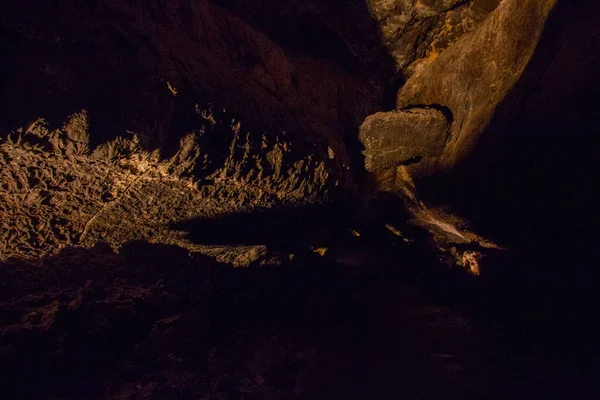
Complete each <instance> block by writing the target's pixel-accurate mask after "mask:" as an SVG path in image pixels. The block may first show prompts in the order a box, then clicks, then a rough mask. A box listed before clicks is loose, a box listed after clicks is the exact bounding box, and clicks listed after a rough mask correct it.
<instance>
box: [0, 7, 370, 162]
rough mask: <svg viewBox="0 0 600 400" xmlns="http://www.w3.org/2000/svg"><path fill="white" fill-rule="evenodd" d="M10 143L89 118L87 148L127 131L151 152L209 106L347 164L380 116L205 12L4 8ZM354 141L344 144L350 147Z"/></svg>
mask: <svg viewBox="0 0 600 400" xmlns="http://www.w3.org/2000/svg"><path fill="white" fill-rule="evenodd" d="M0 7H1V8H0V11H1V16H2V17H1V22H2V29H3V32H4V35H3V39H2V41H1V44H0V46H1V49H2V52H3V54H4V56H5V57H4V59H5V62H4V63H3V66H2V68H3V71H4V73H3V74H2V80H3V82H2V83H3V86H4V90H3V92H2V97H1V98H0V100H1V101H2V103H3V104H5V109H4V113H5V114H4V115H5V117H3V118H2V121H0V128H2V130H3V133H2V134H3V135H5V134H6V133H7V131H9V130H10V129H14V128H17V127H19V126H22V125H26V124H27V123H28V122H30V121H33V120H35V119H37V118H40V117H42V118H46V119H48V120H50V121H51V122H54V123H56V122H55V121H62V120H64V118H65V117H66V116H67V115H70V114H72V113H75V112H79V111H80V110H81V109H86V110H87V111H88V113H89V117H90V126H91V139H92V145H93V146H95V145H97V144H99V143H103V142H106V141H108V140H111V139H114V138H116V137H119V136H123V134H124V133H125V132H126V131H132V132H136V133H140V134H143V135H146V136H148V137H149V140H148V143H147V144H148V145H149V146H152V147H153V148H157V147H158V148H162V149H165V148H168V147H171V148H172V147H175V148H176V146H177V143H178V141H179V139H180V138H181V137H182V136H183V135H185V134H187V133H189V131H186V130H188V129H190V128H195V127H194V126H189V125H190V121H189V113H188V111H187V110H189V107H190V106H193V104H195V103H209V102H212V103H213V104H214V105H215V107H219V108H227V110H228V111H229V112H230V113H231V114H232V115H233V116H235V117H236V118H237V119H239V120H242V121H244V123H245V124H246V125H248V126H252V127H254V128H255V130H256V131H259V132H261V133H262V132H267V133H268V134H269V135H271V136H275V135H277V134H278V133H279V132H281V131H283V130H285V131H286V132H288V134H290V135H292V136H293V137H294V141H295V142H296V143H297V145H298V146H303V145H304V144H305V141H309V142H312V143H314V144H316V147H314V148H313V151H315V152H316V153H317V154H316V156H319V154H321V155H322V156H323V157H326V156H327V148H328V147H331V148H333V150H334V151H335V154H336V155H337V157H336V158H335V159H334V160H333V161H332V163H333V164H335V165H337V166H338V169H339V170H340V171H343V170H345V166H347V165H350V164H351V157H350V156H349V152H348V150H347V149H348V147H347V146H346V145H345V144H344V143H345V142H347V141H351V136H349V135H352V134H354V133H355V130H356V128H357V127H358V125H359V124H360V122H361V121H362V119H364V117H366V116H367V115H368V114H369V113H371V112H373V111H375V110H376V104H377V98H376V96H375V94H374V93H373V91H372V90H371V89H370V86H369V85H368V84H367V83H366V82H365V81H364V80H363V79H360V78H357V77H356V76H353V75H352V74H350V73H348V72H346V71H345V70H344V69H342V68H340V67H339V66H337V65H335V64H333V63H331V62H329V61H328V60H325V59H314V58H311V57H309V56H307V55H306V54H302V53H300V54H287V53H286V52H285V51H284V50H283V49H282V48H281V47H280V46H279V45H277V44H276V43H275V42H274V41H273V40H271V39H270V38H269V37H268V36H266V35H265V34H263V33H261V32H258V31H256V30H255V29H253V28H252V27H251V26H249V25H248V24H247V23H245V22H244V21H242V20H241V19H239V18H238V17H236V16H235V15H233V14H232V13H230V12H228V11H227V10H226V9H223V8H221V7H219V6H217V5H214V4H212V3H211V2H208V1H198V2H185V1H179V0H161V1H149V0H145V1H140V2H127V1H116V2H115V1H101V2H97V3H93V4H92V3H80V2H76V3H73V2H70V3H53V4H49V3H47V2H44V1H32V2H28V3H27V4H22V3H21V2H16V1H8V2H4V3H3V4H2V5H1V6H0ZM347 139H348V140H347Z"/></svg>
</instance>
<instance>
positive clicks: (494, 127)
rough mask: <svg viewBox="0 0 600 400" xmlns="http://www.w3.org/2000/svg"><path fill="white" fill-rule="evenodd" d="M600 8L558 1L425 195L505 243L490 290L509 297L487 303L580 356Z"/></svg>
mask: <svg viewBox="0 0 600 400" xmlns="http://www.w3.org/2000/svg"><path fill="white" fill-rule="evenodd" d="M598 13H600V4H598V3H596V2H585V1H574V2H571V1H562V2H561V1H559V2H558V5H557V7H556V9H555V10H554V11H553V12H552V14H551V15H550V17H549V20H548V22H547V24H546V26H545V28H544V32H543V34H542V37H541V40H540V42H539V45H538V46H537V48H536V50H535V53H534V56H533V58H532V60H531V62H530V63H529V65H528V66H527V68H526V70H525V71H524V73H523V75H522V77H521V78H520V80H519V81H518V82H517V83H516V85H515V86H514V87H513V89H512V91H511V92H510V93H509V94H508V96H506V98H505V99H504V101H503V102H502V103H501V104H500V105H499V107H498V108H497V110H496V113H495V115H494V116H493V119H492V121H491V123H490V124H489V126H488V128H487V129H486V131H485V132H484V134H483V135H482V137H481V140H480V141H479V142H478V143H477V147H476V148H475V149H474V150H473V151H472V152H471V153H470V154H471V156H470V157H469V158H468V159H466V160H464V162H463V163H462V164H461V165H460V166H459V167H458V168H457V170H456V171H454V173H453V174H451V175H447V176H443V177H437V178H435V179H430V180H428V181H425V182H423V185H422V186H421V188H422V190H421V194H422V195H423V196H424V197H426V198H427V199H428V200H429V201H433V202H436V201H437V202H441V203H449V204H452V205H454V210H453V211H454V212H456V213H458V214H462V215H464V216H466V218H467V219H468V220H470V221H472V222H473V229H474V230H475V231H477V232H481V233H484V234H485V235H487V236H488V237H491V238H493V239H495V240H497V241H498V242H500V243H502V244H504V245H506V246H507V247H508V248H509V249H510V252H509V254H508V255H507V259H506V260H505V263H504V266H503V267H502V270H501V271H499V273H498V274H496V275H495V276H494V277H493V279H492V280H491V281H490V290H489V291H488V293H487V295H488V296H489V297H491V298H494V297H502V298H503V299H504V301H503V302H500V303H496V304H495V305H494V308H495V311H491V312H496V313H497V314H498V315H503V316H504V317H503V318H505V319H506V320H509V319H510V320H513V321H519V320H520V321H523V322H521V323H519V324H517V326H519V327H518V328H515V329H514V330H512V331H511V330H507V332H509V331H511V334H512V335H514V336H518V337H522V332H521V331H520V326H521V324H533V325H537V326H538V327H542V326H546V327H547V331H548V332H552V334H551V335H550V337H552V336H554V335H556V337H559V336H562V337H568V338H570V339H568V340H570V341H571V342H572V343H579V344H578V345H576V346H575V348H574V349H573V357H574V359H578V360H579V361H578V362H580V363H581V364H582V365H589V363H590V362H591V361H590V356H589V353H587V350H586V348H588V347H589V343H593V342H595V341H596V339H595V337H597V335H598V330H597V327H595V322H593V321H591V320H590V315H592V314H593V313H594V312H595V311H594V310H595V309H596V304H598V295H597V287H596V286H597V282H598V279H599V278H600V275H599V272H598V268H597V265H599V258H598V251H597V238H598V234H597V226H598V222H599V219H598V215H599V213H598V211H597V208H598V207H597V204H596V203H597V202H596V198H597V195H596V194H595V193H596V192H597V187H598V185H599V183H600V181H599V180H598V174H597V173H595V172H594V171H595V170H597V163H598V159H600V152H599V149H600V146H599V144H600V142H599V139H598V138H599V136H598V133H599V132H600V124H599V121H600V114H599V112H598V110H599V109H598V107H596V106H594V105H592V104H595V103H596V102H595V100H594V99H597V98H598V97H599V96H600V80H599V78H598V74H597V71H598V69H599V68H600V29H599V28H598V24H597V21H596V20H595V18H594V17H593V16H594V15H598ZM491 210H492V211H491ZM490 304H493V302H492V303H490ZM556 341H557V342H558V340H556ZM550 353H552V351H550ZM548 357H552V354H548ZM592 363H593V362H592ZM596 367H597V364H596ZM582 376H583V374H582Z"/></svg>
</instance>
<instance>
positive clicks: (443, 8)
mask: <svg viewBox="0 0 600 400" xmlns="http://www.w3.org/2000/svg"><path fill="white" fill-rule="evenodd" d="M368 3H369V8H370V10H371V13H372V15H373V17H374V18H375V20H376V21H377V22H378V24H379V25H380V28H381V36H382V40H383V44H384V45H385V46H386V48H388V49H389V51H390V53H391V55H392V56H393V58H394V61H395V63H396V68H397V69H398V70H400V71H402V72H403V75H404V77H409V76H411V75H412V74H413V73H415V72H416V71H418V70H420V69H421V68H423V67H424V66H425V65H427V64H429V63H430V62H432V61H433V60H435V59H436V58H437V57H438V56H439V55H440V54H441V53H442V52H443V51H444V50H445V49H446V48H448V47H449V46H450V45H452V44H453V43H454V42H456V41H457V40H458V39H459V38H460V37H461V36H463V35H464V34H466V33H469V32H472V31H474V30H475V29H476V28H478V27H479V25H480V24H481V23H482V21H484V20H485V18H486V17H487V16H488V15H489V14H490V12H492V11H493V10H494V9H495V8H496V7H497V6H498V4H499V3H500V0H466V1H465V0H369V1H368Z"/></svg>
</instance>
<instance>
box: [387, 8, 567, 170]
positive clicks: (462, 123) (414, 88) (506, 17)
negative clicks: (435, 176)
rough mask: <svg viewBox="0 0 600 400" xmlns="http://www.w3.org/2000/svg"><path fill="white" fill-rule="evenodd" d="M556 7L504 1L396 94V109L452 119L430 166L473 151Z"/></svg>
mask: <svg viewBox="0 0 600 400" xmlns="http://www.w3.org/2000/svg"><path fill="white" fill-rule="evenodd" d="M555 5H556V0H542V1H537V0H526V1H516V0H506V1H503V2H502V3H501V4H500V5H499V6H498V8H497V9H496V10H494V12H493V13H492V14H491V15H490V16H489V17H488V18H487V19H486V20H485V22H484V23H483V24H482V26H481V27H480V28H479V29H477V30H475V31H474V32H472V33H470V34H468V35H466V36H464V37H462V38H461V39H459V40H458V41H457V42H456V43H455V44H454V45H453V46H451V47H450V48H449V49H448V50H446V51H445V52H444V53H442V54H441V55H440V56H439V57H438V58H437V59H436V60H435V61H433V62H432V63H431V64H429V65H428V66H427V67H425V68H423V69H422V70H421V71H419V72H417V73H416V74H415V75H413V76H412V77H411V79H409V80H408V81H407V82H406V85H405V86H404V87H403V88H402V89H401V90H400V91H399V93H398V99H397V108H398V109H402V108H404V107H407V106H410V105H412V104H441V105H443V106H446V107H448V108H449V109H450V110H451V112H452V114H453V118H454V124H453V128H452V134H451V137H450V140H449V142H448V145H447V146H446V148H445V150H444V152H443V154H442V156H441V157H440V158H439V160H436V162H435V163H434V164H437V166H439V167H440V168H450V167H452V166H454V165H456V164H457V163H458V162H459V161H460V160H461V159H463V158H464V157H465V156H466V155H468V154H469V152H470V151H471V150H472V149H473V147H474V145H475V144H476V142H477V140H478V139H479V137H480V135H481V133H482V132H483V131H484V129H485V127H486V126H487V124H488V123H489V122H490V120H491V119H492V116H493V114H494V110H495V109H496V107H497V106H498V105H499V103H500V102H501V101H502V100H503V99H504V98H505V97H506V95H507V94H508V93H509V92H510V90H511V88H512V87H513V86H514V85H515V83H516V82H517V81H518V80H519V78H520V77H521V75H522V73H523V71H524V69H525V68H526V66H527V65H528V63H529V62H530V60H531V58H532V56H533V54H534V51H535V49H536V46H537V45H538V42H539V39H540V37H541V34H542V31H543V28H544V24H545V23H546V21H547V19H548V15H549V13H550V11H551V10H552V9H553V8H554V6H555ZM440 77H443V78H441V79H440ZM419 168H420V166H419V167H417V168H414V169H413V172H415V173H418V172H419ZM428 172H429V171H428Z"/></svg>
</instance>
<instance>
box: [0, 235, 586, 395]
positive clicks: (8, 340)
mask: <svg viewBox="0 0 600 400" xmlns="http://www.w3.org/2000/svg"><path fill="white" fill-rule="evenodd" d="M349 243H353V244H351V245H350V244H349ZM392 247H394V248H393V250H385V249H382V248H381V247H377V245H376V244H375V243H373V242H371V243H370V242H369V241H368V240H363V241H362V242H361V241H360V240H358V238H356V237H355V241H354V242H351V241H350V239H347V240H346V239H344V240H340V241H339V242H338V244H337V249H336V248H328V249H327V252H323V251H320V252H319V251H317V252H315V251H314V249H306V250H304V251H297V252H296V253H295V254H294V257H293V259H289V258H288V259H287V260H285V261H284V262H280V263H278V264H277V265H262V266H259V265H255V266H250V267H248V268H233V267H231V266H229V265H226V264H220V263H218V262H216V261H215V260H214V259H211V258H209V257H206V256H203V255H201V254H194V253H190V252H189V251H188V250H184V249H182V248H179V247H177V246H168V245H160V244H149V243H146V242H131V243H129V244H127V245H126V246H124V247H123V248H121V249H120V250H119V252H118V254H117V253H115V252H114V251H113V250H112V249H111V248H110V247H108V246H103V245H97V246H96V247H94V248H92V249H84V248H71V249H65V250H63V251H62V252H61V253H60V254H59V255H57V256H51V257H46V258H43V259H38V260H33V261H28V262H17V261H12V262H7V263H5V264H2V265H1V266H0V282H1V283H0V289H2V290H0V310H1V312H0V315H1V317H0V318H1V319H0V357H1V359H2V364H3V365H4V366H5V367H6V369H5V372H4V385H3V386H4V387H5V389H4V391H5V393H6V392H7V393H9V394H10V395H9V396H7V397H5V398H56V399H59V398H118V399H163V398H186V399H187V398H196V399H288V398H290V399H292V398H294V399H296V398H306V399H348V398H349V399H396V398H406V399H413V398H414V399H429V398H431V399H440V398H444V399H448V398H457V399H458V398H460V399H465V398H467V399H469V398H472V399H488V398H489V399H507V398H511V399H513V398H525V397H531V396H544V397H545V398H565V397H563V396H566V395H570V398H593V397H592V396H591V395H590V397H586V396H588V395H589V394H590V393H592V392H591V391H590V390H591V389H590V387H591V386H590V384H589V381H590V380H589V379H587V380H586V377H585V374H584V373H582V372H581V371H579V370H577V369H576V367H573V366H572V365H573V360H565V359H561V357H562V356H559V355H558V352H557V355H555V356H554V357H549V358H548V357H546V358H544V357H540V355H539V351H545V350H544V349H547V348H548V347H543V346H540V348H539V349H537V350H535V349H534V347H535V346H533V345H532V344H531V342H530V341H529V339H525V337H527V338H530V337H531V335H525V334H524V335H523V340H522V342H521V343H515V341H514V340H512V339H507V338H506V337H508V336H510V335H508V334H506V335H505V332H504V330H505V329H508V325H509V324H510V322H506V321H504V320H502V319H501V318H494V317H493V316H490V314H489V312H488V313H481V312H479V311H478V309H479V308H478V307H477V306H476V305H474V304H473V303H475V302H477V301H479V297H478V296H479V295H478V294H477V285H476V284H474V283H473V281H471V280H470V278H466V277H465V276H464V275H462V274H455V273H450V272H443V271H442V272H440V271H437V270H436V269H435V268H433V269H432V267H430V266H428V264H431V262H430V261H431V260H430V259H428V258H427V257H423V254H422V253H420V252H419V251H415V250H413V249H411V247H410V246H407V245H402V244H400V245H396V246H392ZM432 277H433V278H432ZM513 323H517V322H515V321H513ZM520 329H521V328H520V327H518V326H517V327H515V326H512V327H510V330H511V331H513V332H514V331H517V332H519V330H520ZM522 329H523V330H525V329H526V327H525V326H523V327H522ZM513 339H514V336H513ZM541 342H542V340H540V343H541ZM536 351H538V353H536ZM561 354H562V353H561ZM564 354H568V352H567V353H564Z"/></svg>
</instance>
